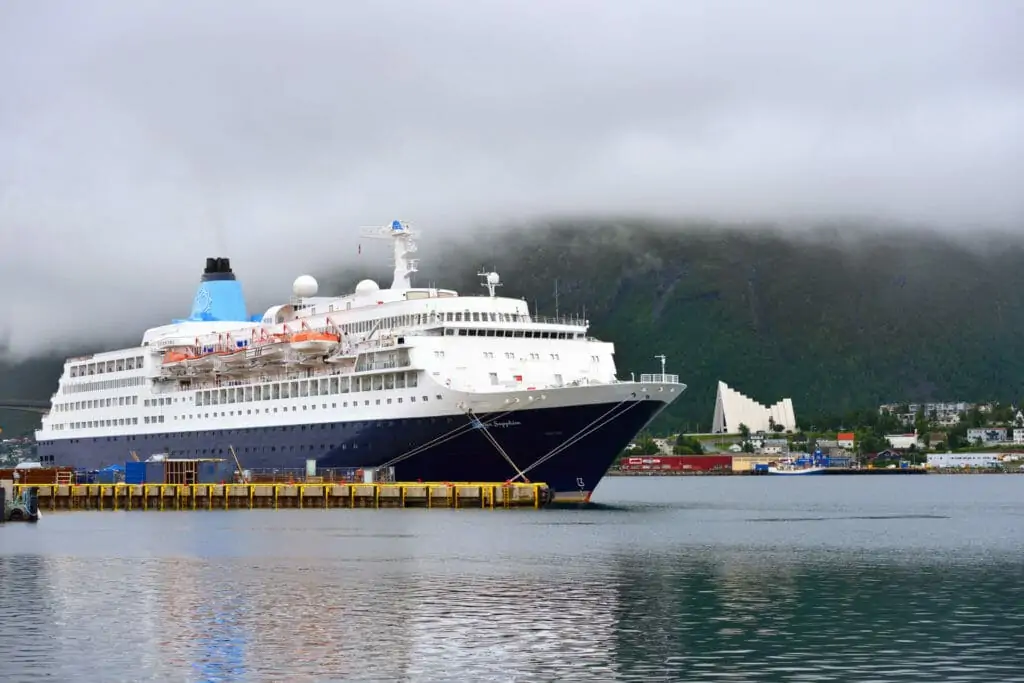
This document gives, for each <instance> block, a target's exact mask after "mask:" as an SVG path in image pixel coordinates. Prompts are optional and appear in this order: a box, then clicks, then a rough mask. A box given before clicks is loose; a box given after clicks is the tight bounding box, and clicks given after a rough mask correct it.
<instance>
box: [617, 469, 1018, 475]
mask: <svg viewBox="0 0 1024 683" xmlns="http://www.w3.org/2000/svg"><path fill="white" fill-rule="evenodd" d="M837 469H840V468H837ZM841 469H843V471H842V472H841V473H837V474H849V475H856V474H872V475H884V474H890V475H895V474H904V475H906V474H958V475H966V474H1024V471H1021V470H1007V469H966V468H947V469H935V468H932V469H925V468H922V467H914V468H910V469H909V470H907V469H888V468H886V469H881V468H879V469H875V468H867V467H865V468H862V469H859V470H852V471H851V470H847V469H845V468H841ZM604 476H606V477H748V476H759V477H760V476H779V475H769V474H765V473H760V472H754V471H753V470H746V471H742V472H721V471H719V472H712V471H701V470H677V471H672V470H662V471H659V472H651V471H648V472H643V471H641V472H630V471H627V470H608V472H606V473H605V475H604Z"/></svg>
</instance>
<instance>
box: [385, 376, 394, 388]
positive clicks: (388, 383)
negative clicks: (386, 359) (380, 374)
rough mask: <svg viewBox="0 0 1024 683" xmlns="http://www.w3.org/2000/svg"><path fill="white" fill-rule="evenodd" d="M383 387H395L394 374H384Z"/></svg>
mask: <svg viewBox="0 0 1024 683" xmlns="http://www.w3.org/2000/svg"><path fill="white" fill-rule="evenodd" d="M384 388H385V389H394V388H395V376H394V375H392V374H390V373H388V374H387V375H384Z"/></svg>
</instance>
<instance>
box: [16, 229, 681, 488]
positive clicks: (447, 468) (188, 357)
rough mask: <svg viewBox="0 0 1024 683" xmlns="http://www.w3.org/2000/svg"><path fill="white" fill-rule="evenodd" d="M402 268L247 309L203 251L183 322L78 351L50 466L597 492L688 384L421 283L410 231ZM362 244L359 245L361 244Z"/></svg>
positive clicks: (47, 455)
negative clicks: (518, 484) (154, 465)
mask: <svg viewBox="0 0 1024 683" xmlns="http://www.w3.org/2000/svg"><path fill="white" fill-rule="evenodd" d="M364 236H366V237H377V238H382V239H388V240H390V241H392V243H393V244H392V246H393V251H394V254H393V257H394V278H393V282H392V283H391V287H390V288H388V289H382V288H380V287H379V286H378V285H377V284H376V283H375V282H374V281H372V280H363V281H361V282H360V283H359V284H358V285H357V286H356V287H355V291H354V292H352V293H351V294H347V295H344V296H338V297H321V296H317V289H318V284H317V282H316V280H315V279H314V278H313V277H312V276H309V275H303V276H300V277H299V278H297V279H296V280H295V282H294V284H293V288H292V297H291V299H290V300H289V302H288V303H285V304H280V305H276V306H273V307H271V308H270V309H269V310H267V311H266V312H265V313H264V314H262V315H256V316H250V314H249V313H248V312H247V310H246V304H245V299H244V296H243V294H242V288H241V284H240V283H239V281H238V280H236V278H235V275H234V273H233V272H232V269H231V264H230V262H229V260H228V259H227V258H208V259H206V268H205V270H204V272H203V274H202V278H201V281H200V284H199V288H198V291H197V292H196V294H195V298H194V300H193V304H192V310H191V313H190V314H189V317H188V318H185V319H180V320H173V321H172V322H171V324H168V325H163V326H160V327H154V328H152V329H149V330H147V331H146V332H145V334H144V335H143V337H142V343H141V345H140V346H137V347H133V348H128V349H121V350H117V351H109V352H104V353H97V354H93V355H89V356H79V357H75V358H68V359H67V361H66V362H65V365H64V371H63V374H62V376H61V378H60V383H59V386H58V388H57V391H56V393H55V394H54V395H53V398H52V404H51V407H50V411H49V413H48V414H47V415H45V416H44V417H43V420H42V426H41V428H40V429H39V430H38V431H37V432H36V440H37V443H38V453H39V457H40V461H41V463H42V464H43V465H44V466H74V467H79V468H87V469H98V468H102V467H106V466H108V465H111V464H113V463H123V462H125V460H127V459H129V457H130V454H133V453H134V454H138V455H140V456H142V457H146V456H147V455H151V454H156V453H165V454H167V455H168V456H169V457H175V458H230V457H231V453H232V447H233V450H234V453H235V454H237V456H238V459H239V462H240V464H241V466H242V467H244V468H245V469H251V470H254V471H255V470H258V469H278V470H281V469H295V470H306V469H307V468H308V467H309V461H315V463H316V467H317V468H318V469H327V468H341V467H360V468H382V467H386V468H394V469H393V472H394V476H395V477H396V478H398V479H400V480H404V481H416V480H422V481H524V480H525V481H540V482H545V483H547V484H548V485H549V486H550V487H551V490H552V491H553V492H554V494H555V497H556V500H559V501H561V500H569V501H573V500H582V501H588V500H589V499H590V494H591V492H592V491H593V490H594V488H595V487H596V486H597V484H598V482H599V481H600V480H601V479H602V477H603V476H604V474H605V473H606V471H607V470H608V468H609V466H610V465H611V464H612V462H613V461H614V460H615V458H616V456H618V455H619V453H621V452H622V450H623V449H624V448H625V447H626V446H627V445H628V444H629V443H630V441H631V440H632V439H633V438H634V437H635V436H636V435H637V433H639V432H640V431H641V430H642V429H643V428H644V427H645V426H646V425H647V424H648V423H649V422H650V421H651V420H652V419H654V418H655V417H656V416H657V415H658V414H659V413H660V412H661V411H662V410H664V409H665V407H666V406H668V405H669V404H670V403H671V402H672V401H674V400H675V399H677V398H678V397H679V396H680V395H681V394H682V392H683V391H684V390H685V389H686V386H685V385H684V384H681V383H680V382H679V377H678V376H677V375H669V374H665V359H664V356H662V357H661V362H662V367H661V373H660V374H642V375H640V381H634V379H633V378H632V377H631V379H630V380H629V381H625V380H619V379H618V378H617V376H616V367H615V360H614V345H613V344H612V343H610V342H605V341H600V340H597V339H594V338H592V337H589V336H588V334H587V331H588V327H589V323H588V321H587V320H583V319H579V318H571V317H570V318H546V317H539V316H537V315H534V314H532V313H531V312H530V310H529V308H528V306H527V304H526V302H525V301H523V300H521V299H515V298H508V297H502V296H498V295H497V293H496V290H497V289H498V288H499V287H501V286H502V282H501V280H500V277H499V276H498V274H497V273H494V272H484V273H480V276H481V278H482V283H481V286H482V291H481V293H480V294H479V295H476V296H460V295H459V293H458V292H456V291H453V290H449V289H438V288H434V287H414V286H413V284H412V276H413V274H414V273H415V272H416V271H417V269H418V261H417V260H416V259H415V258H413V256H414V255H415V252H416V241H415V231H414V229H413V228H412V227H411V226H410V225H409V224H408V223H406V222H404V221H393V222H392V223H390V224H388V225H385V226H381V227H379V228H375V229H372V230H367V231H365V232H364ZM360 250H361V247H360Z"/></svg>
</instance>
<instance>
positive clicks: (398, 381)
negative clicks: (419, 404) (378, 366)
mask: <svg viewBox="0 0 1024 683" xmlns="http://www.w3.org/2000/svg"><path fill="white" fill-rule="evenodd" d="M395 388H396V389H404V388H405V373H404V372H400V373H398V374H397V375H395Z"/></svg>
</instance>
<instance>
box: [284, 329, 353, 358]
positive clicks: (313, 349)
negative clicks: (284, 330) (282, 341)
mask: <svg viewBox="0 0 1024 683" xmlns="http://www.w3.org/2000/svg"><path fill="white" fill-rule="evenodd" d="M340 343H341V339H340V338H339V337H338V335H336V334H331V333H329V332H314V331H313V330H303V331H302V332H296V333H295V334H293V335H292V339H291V346H292V349H293V350H294V351H296V352H297V353H302V354H313V355H318V356H325V355H327V354H328V353H330V352H331V351H333V350H334V349H335V348H337V346H338V344H340Z"/></svg>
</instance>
